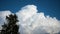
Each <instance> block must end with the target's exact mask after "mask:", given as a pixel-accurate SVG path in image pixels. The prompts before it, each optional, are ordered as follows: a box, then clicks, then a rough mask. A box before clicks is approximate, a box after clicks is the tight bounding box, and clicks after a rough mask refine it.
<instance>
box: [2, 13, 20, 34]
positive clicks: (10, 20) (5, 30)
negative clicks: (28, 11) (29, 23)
mask: <svg viewBox="0 0 60 34" xmlns="http://www.w3.org/2000/svg"><path fill="white" fill-rule="evenodd" d="M6 20H7V24H5V23H4V25H2V30H1V34H18V29H19V26H18V25H17V24H16V23H17V22H18V20H17V16H16V14H14V15H12V14H11V15H9V16H6Z"/></svg>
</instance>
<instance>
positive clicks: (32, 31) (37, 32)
mask: <svg viewBox="0 0 60 34" xmlns="http://www.w3.org/2000/svg"><path fill="white" fill-rule="evenodd" d="M37 12H38V10H37V7H36V6H35V5H27V6H25V7H23V8H22V9H21V10H19V12H17V13H16V15H17V16H18V20H19V22H18V24H19V25H20V28H19V32H20V33H21V34H46V33H50V34H55V33H58V32H59V31H60V21H59V20H57V19H56V18H55V17H53V18H52V17H50V16H45V15H44V13H43V12H40V13H37ZM9 14H11V12H10V11H1V12H0V22H1V23H0V25H1V24H2V22H3V21H5V17H6V15H7V16H8V15H9Z"/></svg>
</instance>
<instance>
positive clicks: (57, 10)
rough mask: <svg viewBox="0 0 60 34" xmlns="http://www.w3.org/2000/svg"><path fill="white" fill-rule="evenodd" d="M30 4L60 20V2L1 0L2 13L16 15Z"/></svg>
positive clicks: (51, 0)
mask: <svg viewBox="0 0 60 34" xmlns="http://www.w3.org/2000/svg"><path fill="white" fill-rule="evenodd" d="M30 4H33V5H36V6H37V9H38V11H39V12H44V13H45V15H50V16H51V17H56V18H57V19H59V20H60V0H0V11H4V10H10V11H11V12H13V13H16V12H17V11H19V10H20V9H21V8H22V7H23V6H26V5H30Z"/></svg>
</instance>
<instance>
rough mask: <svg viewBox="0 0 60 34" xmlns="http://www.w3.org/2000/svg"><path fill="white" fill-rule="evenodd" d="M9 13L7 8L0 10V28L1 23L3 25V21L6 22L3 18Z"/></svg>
mask: <svg viewBox="0 0 60 34" xmlns="http://www.w3.org/2000/svg"><path fill="white" fill-rule="evenodd" d="M9 14H11V12H10V11H8V10H6V11H0V29H1V25H3V24H4V22H6V20H5V18H6V16H8V15H9Z"/></svg>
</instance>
